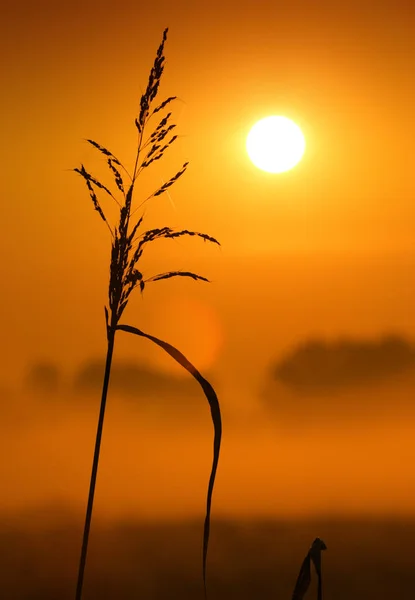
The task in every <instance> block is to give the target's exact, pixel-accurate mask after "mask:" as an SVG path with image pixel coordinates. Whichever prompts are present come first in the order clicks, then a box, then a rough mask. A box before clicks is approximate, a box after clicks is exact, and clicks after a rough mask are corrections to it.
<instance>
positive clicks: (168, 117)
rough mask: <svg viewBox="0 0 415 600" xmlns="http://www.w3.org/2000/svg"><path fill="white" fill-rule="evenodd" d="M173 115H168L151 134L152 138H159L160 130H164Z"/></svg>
mask: <svg viewBox="0 0 415 600" xmlns="http://www.w3.org/2000/svg"><path fill="white" fill-rule="evenodd" d="M171 115H172V113H171V112H169V113H167V115H166V116H165V117H164V118H163V119H162V120H161V121H160V123H159V124H158V125H157V127H156V128H155V130H154V131H153V133H152V134H151V136H150V138H154V137H156V136H157V134H158V132H159V131H160V129H163V127H164V126H165V125H166V124H167V121H168V120H169V119H170V117H171Z"/></svg>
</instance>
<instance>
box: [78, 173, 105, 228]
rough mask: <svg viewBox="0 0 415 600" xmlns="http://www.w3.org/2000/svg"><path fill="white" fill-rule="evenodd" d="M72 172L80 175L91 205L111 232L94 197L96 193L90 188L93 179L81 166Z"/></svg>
mask: <svg viewBox="0 0 415 600" xmlns="http://www.w3.org/2000/svg"><path fill="white" fill-rule="evenodd" d="M74 171H75V172H76V173H79V174H80V175H81V176H82V177H83V178H84V179H85V183H86V185H87V188H88V190H89V195H90V197H91V200H92V202H93V204H94V207H95V210H96V211H97V212H98V214H99V215H100V216H101V218H102V220H103V221H105V223H106V224H107V225H108V227H109V229H110V231H111V228H110V226H109V224H108V222H107V219H106V217H105V215H104V212H103V210H102V208H101V206H100V205H99V202H98V198H97V195H96V193H95V191H94V188H93V187H92V184H91V181H94V180H93V178H92V177H91V175H90V174H89V173H88V172H87V171H86V170H85V167H84V166H83V165H81V168H80V169H74ZM94 183H95V182H94ZM98 187H99V186H98ZM111 233H112V231H111Z"/></svg>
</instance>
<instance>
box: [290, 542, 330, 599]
mask: <svg viewBox="0 0 415 600" xmlns="http://www.w3.org/2000/svg"><path fill="white" fill-rule="evenodd" d="M322 550H327V546H326V544H325V543H324V542H323V540H321V539H320V538H316V539H315V540H314V542H313V543H312V545H311V548H310V550H309V551H308V553H307V555H306V557H305V559H304V560H303V564H302V565H301V569H300V573H299V574H298V578H297V581H296V584H295V587H294V592H293V596H292V600H303V598H304V596H305V594H306V592H307V590H308V588H309V586H310V583H311V568H310V567H311V562H313V564H314V569H315V571H316V573H317V580H318V581H317V600H322V599H323V583H322V577H321V552H322Z"/></svg>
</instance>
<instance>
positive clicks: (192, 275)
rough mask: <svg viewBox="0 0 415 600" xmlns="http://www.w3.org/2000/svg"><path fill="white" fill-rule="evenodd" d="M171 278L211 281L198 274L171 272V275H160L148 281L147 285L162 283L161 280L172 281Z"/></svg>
mask: <svg viewBox="0 0 415 600" xmlns="http://www.w3.org/2000/svg"><path fill="white" fill-rule="evenodd" d="M171 277H191V278H192V279H194V280H195V281H196V280H200V281H207V282H208V283H209V279H206V277H202V275H198V274H197V273H191V272H190V271H170V272H169V273H161V274H160V275H155V276H154V277H150V278H149V279H146V283H149V282H150V281H160V279H170V278H171Z"/></svg>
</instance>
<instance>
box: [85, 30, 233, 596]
mask: <svg viewBox="0 0 415 600" xmlns="http://www.w3.org/2000/svg"><path fill="white" fill-rule="evenodd" d="M167 31H168V30H167V29H165V31H164V32H163V39H162V42H161V44H160V46H159V48H158V50H157V55H156V59H155V61H154V65H153V67H152V69H151V72H150V76H149V81H148V85H147V89H146V91H145V93H144V94H143V95H142V97H141V101H140V113H139V116H138V117H137V118H136V120H135V125H136V127H137V131H138V147H137V155H136V159H135V164H134V171H133V174H132V175H130V174H129V173H128V171H127V169H126V168H125V167H124V166H123V164H122V163H121V162H120V161H119V160H118V159H117V158H116V156H114V154H112V152H110V151H109V150H107V149H106V148H104V147H103V146H101V145H100V144H97V143H96V142H94V141H93V140H87V141H88V142H89V143H90V144H92V146H94V147H95V148H96V149H97V150H99V152H100V153H101V154H103V155H104V156H105V158H106V161H107V164H108V168H109V169H110V171H111V173H112V176H113V177H114V182H115V185H116V187H117V189H118V192H120V193H121V195H122V202H121V203H120V202H119V201H118V200H117V199H116V197H115V196H114V195H113V193H112V192H111V190H110V189H109V188H108V187H106V186H105V185H103V184H102V183H101V182H100V181H99V180H98V179H96V178H95V177H93V176H92V175H91V174H90V173H88V172H87V171H86V169H85V167H84V166H83V165H81V167H80V168H79V169H74V171H76V172H77V173H79V174H80V175H81V176H82V177H83V179H84V180H85V183H86V185H87V188H88V191H89V194H90V197H91V199H92V202H93V204H94V207H95V210H96V211H97V212H98V213H99V215H100V217H101V218H102V219H103V221H104V222H105V224H106V225H107V227H108V229H109V231H110V233H111V237H112V249H111V261H110V281H109V293H108V296H109V309H108V308H107V307H105V319H106V328H107V342H108V347H107V358H106V364H105V374H104V382H103V387H102V397H101V406H100V412H99V418H98V426H97V433H96V439H95V449H94V457H93V463H92V471H91V480H90V485H89V494H88V503H87V509H86V516H85V526H84V532H83V539H82V549H81V557H80V562H79V571H78V580H77V587H76V600H81V597H82V589H83V581H84V573H85V565H86V558H87V552H88V540H89V532H90V527H91V519H92V510H93V504H94V494H95V485H96V479H97V473H98V463H99V454H100V447H101V439H102V430H103V426H104V416H105V406H106V401H107V393H108V385H109V381H110V373H111V362H112V356H113V351H114V342H115V334H116V332H117V331H125V332H127V333H132V334H134V335H138V336H141V337H145V338H147V339H148V340H150V341H152V342H153V343H155V344H157V345H158V346H160V347H161V348H163V350H165V351H166V352H167V353H168V354H170V356H172V358H174V359H175V360H176V361H177V362H178V363H179V364H180V365H182V367H183V368H185V369H186V370H187V371H189V373H191V375H193V377H194V378H195V379H196V381H198V383H199V384H200V386H201V387H202V390H203V392H204V393H205V396H206V398H207V400H208V402H209V406H210V410H211V416H212V421H213V426H214V440H213V460H212V468H211V473H210V477H209V484H208V490H207V500H206V516H205V523H204V531H203V551H202V568H203V586H204V593H205V597H206V596H207V592H206V560H207V551H208V543H209V532H210V512H211V505H212V494H213V488H214V483H215V477H216V471H217V467H218V462H219V452H220V443H221V437H222V420H221V413H220V406H219V401H218V398H217V395H216V393H215V390H214V389H213V387H212V386H211V385H210V383H209V382H208V381H207V380H206V379H204V377H202V375H201V374H200V373H199V371H198V370H197V369H196V368H195V367H194V366H193V365H192V363H191V362H190V361H189V360H188V359H187V358H186V357H185V356H184V355H183V354H182V353H181V352H180V351H179V350H177V348H175V347H174V346H172V345H171V344H168V343H167V342H164V341H163V340H160V339H158V338H156V337H154V336H152V335H149V334H147V333H144V332H143V331H141V330H140V329H137V328H136V327H132V326H131V325H123V324H119V320H120V317H121V315H122V314H123V312H124V310H125V308H126V306H127V304H128V300H129V298H130V295H131V292H132V291H133V290H134V289H135V288H136V287H139V288H140V291H141V293H143V291H144V288H145V286H146V284H147V283H149V282H154V281H160V280H163V279H170V278H172V277H190V278H192V279H194V280H201V281H208V280H207V279H206V277H202V276H201V275H197V274H196V273H192V272H190V271H168V272H166V273H160V274H158V275H154V276H152V277H149V278H147V279H144V277H143V274H142V273H141V272H140V271H139V270H138V269H137V268H136V266H137V265H138V262H139V259H140V258H141V256H142V254H143V251H144V248H145V247H146V246H147V245H148V244H149V243H150V242H153V241H154V240H156V239H160V238H167V239H174V238H177V237H182V236H197V237H200V238H202V239H203V240H204V241H208V242H212V243H215V244H218V245H220V244H219V242H218V241H217V240H216V239H215V238H213V237H211V236H209V235H207V234H205V233H199V232H197V231H189V230H187V229H183V230H180V231H174V230H173V229H171V228H170V227H162V228H160V229H150V230H147V231H144V232H143V233H139V228H140V226H141V225H142V222H143V219H144V215H141V216H140V218H139V219H138V220H137V221H136V223H135V224H134V225H132V226H131V225H130V218H131V217H132V216H133V215H134V213H135V212H136V211H137V210H138V209H139V208H140V207H141V206H142V204H144V202H147V201H148V200H149V199H150V198H152V197H156V196H160V195H161V194H163V193H165V192H167V191H168V188H169V187H170V186H171V185H173V183H174V182H175V181H177V179H179V177H181V176H182V175H183V173H184V172H185V171H186V167H187V164H188V163H185V164H184V165H183V166H182V168H181V169H180V170H179V171H178V172H177V173H176V174H175V175H174V176H173V177H171V178H170V179H169V180H168V181H167V182H165V183H163V185H162V186H161V187H159V188H158V189H157V190H156V191H155V192H153V193H152V194H151V195H150V196H149V197H148V198H146V199H145V200H144V202H142V203H141V204H140V205H139V206H138V207H137V208H135V209H134V210H133V209H132V203H133V192H134V185H135V182H136V180H137V177H138V176H139V174H140V173H141V172H142V170H143V169H145V168H147V167H149V166H150V164H152V163H153V162H154V161H156V160H160V159H161V158H162V156H163V155H164V153H165V151H166V150H167V149H168V148H169V147H170V146H171V144H172V143H173V142H174V141H175V140H176V138H177V135H173V136H172V137H170V139H169V140H168V141H167V140H166V138H167V136H168V135H169V134H170V132H171V131H172V130H173V129H174V128H175V127H176V125H174V124H171V123H170V117H171V114H172V113H171V112H169V113H168V114H167V115H166V116H165V117H163V118H162V119H161V121H160V122H159V123H158V125H157V126H156V127H155V129H154V130H153V132H152V133H151V135H150V136H149V137H148V138H147V140H146V141H144V132H145V129H146V125H147V123H148V121H149V119H150V118H151V117H152V116H154V115H155V114H157V113H158V112H160V111H161V110H163V109H165V107H166V106H167V105H168V104H170V103H171V102H172V101H174V100H175V99H176V98H175V97H173V96H171V97H169V98H167V99H166V100H164V101H163V102H161V104H159V105H158V106H156V108H154V109H153V110H152V111H151V112H150V108H151V106H152V104H153V101H154V99H155V98H156V96H157V93H158V88H159V84H160V79H161V76H162V73H163V70H164V60H165V59H164V55H163V52H164V43H165V41H166V39H167ZM146 148H147V149H148V150H147V152H146V153H145V155H144V157H142V153H143V152H144V150H145V149H146ZM121 169H122V170H123V173H124V172H125V174H126V175H127V176H128V178H129V180H130V182H129V185H128V190H127V191H125V190H126V187H125V184H124V180H123V176H122V175H121ZM97 188H98V189H99V190H100V191H101V192H105V193H106V194H107V196H109V197H110V198H111V199H112V200H114V201H115V202H116V203H117V205H118V206H119V209H120V218H119V223H118V226H115V227H114V229H112V228H111V226H110V224H109V223H108V221H107V219H106V217H105V214H104V212H103V210H102V208H101V205H100V203H99V201H98V197H97V194H96V191H95V190H96V189H97Z"/></svg>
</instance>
